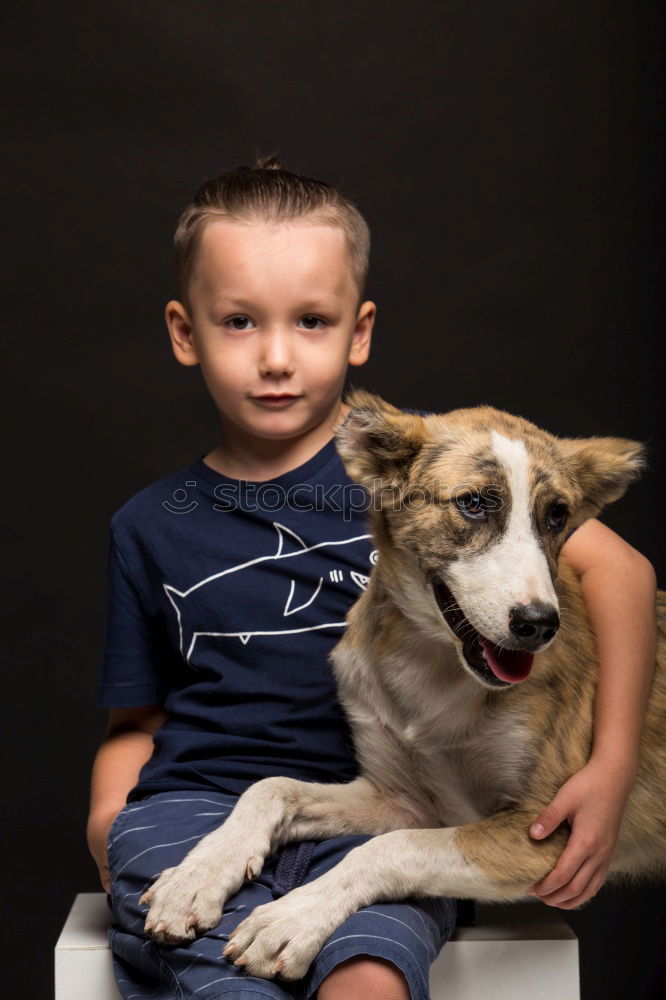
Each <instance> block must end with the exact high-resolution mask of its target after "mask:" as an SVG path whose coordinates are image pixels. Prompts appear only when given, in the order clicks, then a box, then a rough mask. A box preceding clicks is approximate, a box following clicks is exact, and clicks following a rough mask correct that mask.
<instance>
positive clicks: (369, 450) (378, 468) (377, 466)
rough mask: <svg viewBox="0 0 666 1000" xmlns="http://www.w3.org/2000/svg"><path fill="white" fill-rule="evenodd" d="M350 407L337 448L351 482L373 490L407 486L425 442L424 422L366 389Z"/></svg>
mask: <svg viewBox="0 0 666 1000" xmlns="http://www.w3.org/2000/svg"><path fill="white" fill-rule="evenodd" d="M345 402H346V403H347V404H348V406H349V407H350V410H349V412H348V413H347V416H346V417H345V420H344V422H343V423H342V425H341V426H340V427H338V428H337V430H336V441H335V444H336V447H337V449H338V452H339V454H340V457H341V459H342V461H343V464H344V466H345V469H346V470H347V474H348V476H349V478H350V479H353V480H354V482H357V483H360V484H361V485H362V486H365V487H367V488H368V489H370V490H373V489H374V487H375V486H376V485H377V480H381V481H382V483H384V484H387V483H393V484H398V483H400V482H404V481H405V480H406V478H407V476H408V474H409V469H410V466H411V464H412V462H413V461H414V459H415V458H416V456H417V455H418V453H419V451H420V450H421V447H422V446H423V442H424V441H425V427H424V423H423V418H422V417H420V416H419V415H418V414H413V413H403V411H402V410H399V409H398V408H397V407H395V406H392V405H391V404H390V403H387V402H386V401H385V400H383V399H382V398H381V396H376V395H374V394H373V393H371V392H367V391H366V390H365V389H353V390H352V391H351V392H350V394H349V395H348V396H347V399H346V400H345Z"/></svg>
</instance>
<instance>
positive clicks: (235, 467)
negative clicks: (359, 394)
mask: <svg viewBox="0 0 666 1000" xmlns="http://www.w3.org/2000/svg"><path fill="white" fill-rule="evenodd" d="M348 410H349V407H348V406H347V404H346V403H340V404H339V406H338V408H337V409H334V410H333V411H332V413H331V414H330V415H329V416H328V417H327V418H326V419H324V420H322V422H321V423H320V424H318V425H317V426H316V427H313V428H312V429H311V430H309V431H306V432H305V433H304V434H301V435H299V436H297V437H294V438H288V439H286V440H274V439H273V438H257V437H252V436H251V435H247V434H243V433H239V431H238V428H237V427H235V426H233V425H231V426H229V425H225V426H224V427H223V430H224V438H223V440H222V441H221V442H220V444H218V445H217V447H216V448H213V450H212V451H211V452H209V453H208V454H207V455H204V461H205V463H206V465H209V466H210V467H211V468H212V469H214V470H215V472H219V473H220V474H221V475H223V476H228V477H229V478H230V479H247V480H250V481H252V482H264V481H268V480H272V479H275V478H276V477H277V476H282V475H284V474H285V473H286V472H291V471H292V469H297V468H298V467H299V466H300V465H303V464H304V463H305V462H307V461H309V459H311V458H312V457H313V456H314V455H316V454H317V452H318V451H320V449H321V448H323V447H324V445H325V444H327V443H328V441H330V440H331V438H332V437H333V431H334V428H335V427H336V426H337V425H338V424H339V423H340V422H341V421H342V420H343V419H344V417H345V415H346V414H347V412H348Z"/></svg>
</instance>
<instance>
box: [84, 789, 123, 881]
mask: <svg viewBox="0 0 666 1000" xmlns="http://www.w3.org/2000/svg"><path fill="white" fill-rule="evenodd" d="M119 812H120V810H119V809H116V810H115V811H114V812H110V813H109V812H106V813H102V814H97V815H91V816H90V817H89V819H88V828H87V836H88V849H89V850H90V853H91V854H92V856H93V860H94V861H95V864H96V865H97V870H98V872H99V878H100V882H101V883H102V888H103V889H104V892H110V890H111V882H110V878H109V859H108V857H107V853H106V844H107V840H108V839H109V830H110V829H111V826H112V824H113V821H114V819H115V818H116V816H117V815H118V813H119Z"/></svg>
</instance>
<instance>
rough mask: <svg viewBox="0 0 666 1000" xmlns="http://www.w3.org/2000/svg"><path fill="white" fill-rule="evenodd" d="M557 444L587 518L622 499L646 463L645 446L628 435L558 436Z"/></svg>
mask: <svg viewBox="0 0 666 1000" xmlns="http://www.w3.org/2000/svg"><path fill="white" fill-rule="evenodd" d="M558 444H559V445H560V448H561V450H562V452H563V455H564V459H565V462H566V466H567V471H568V472H569V475H570V476H571V479H572V480H573V484H574V487H575V488H576V491H577V493H578V502H579V503H580V505H581V506H582V507H583V508H585V510H586V512H587V511H590V513H588V514H587V516H588V517H591V516H594V514H597V513H598V512H599V511H600V510H602V508H603V507H605V506H606V505H607V504H609V503H613V502H614V501H615V500H619V499H620V497H621V496H622V495H623V494H624V493H625V491H626V489H627V487H628V486H629V485H630V484H631V483H632V482H633V481H634V480H635V479H637V478H638V477H639V475H640V474H641V472H642V470H643V469H644V468H645V466H646V464H647V463H646V449H645V445H643V444H641V443H640V442H639V441H629V440H627V439H626V438H615V437H592V438H558Z"/></svg>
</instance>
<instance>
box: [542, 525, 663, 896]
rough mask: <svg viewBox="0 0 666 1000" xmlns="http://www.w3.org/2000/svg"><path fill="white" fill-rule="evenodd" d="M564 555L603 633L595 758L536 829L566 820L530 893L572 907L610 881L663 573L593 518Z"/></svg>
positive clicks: (652, 654)
mask: <svg viewBox="0 0 666 1000" xmlns="http://www.w3.org/2000/svg"><path fill="white" fill-rule="evenodd" d="M562 556H563V557H564V558H565V559H566V560H567V561H568V562H569V564H570V565H571V566H572V568H573V569H574V570H575V571H576V573H577V574H578V576H579V577H580V580H581V585H582V590H583V598H584V601H585V606H586V609H587V612H588V615H589V618H590V623H591V625H592V629H593V631H594V633H595V638H596V646H597V658H598V664H599V680H598V686H597V693H596V699H595V714H594V737H593V744H592V754H591V757H590V760H589V762H588V764H587V765H586V766H585V767H584V768H582V769H581V770H580V771H578V772H577V773H576V774H574V775H573V776H572V777H571V778H570V779H569V781H567V782H566V783H565V784H564V785H563V786H562V788H561V789H560V790H559V792H558V793H557V795H556V796H555V798H554V799H553V801H552V802H551V803H550V804H549V805H548V806H547V807H546V809H545V810H544V811H543V812H542V813H541V814H540V815H539V816H538V817H537V818H536V820H535V822H534V824H533V825H532V828H531V830H530V834H531V835H532V836H533V837H543V836H547V835H548V834H549V833H551V832H552V830H554V829H555V828H556V827H557V826H558V825H559V824H560V823H561V822H562V821H563V820H565V819H568V821H569V823H570V825H571V836H570V838H569V842H568V844H567V847H566V849H565V850H564V852H563V853H562V856H561V857H560V860H559V861H558V863H557V865H556V867H555V868H554V869H553V871H552V872H550V874H548V875H547V876H546V877H545V878H544V879H542V880H541V881H540V882H539V883H537V885H536V886H535V887H534V890H533V891H534V894H535V895H538V896H539V898H540V899H542V900H543V901H544V902H546V903H549V904H550V905H552V906H561V907H563V908H564V909H570V908H572V907H574V906H580V905H581V903H584V902H586V900H588V899H590V898H591V897H592V896H593V895H594V894H595V893H596V892H597V891H598V890H599V889H600V888H601V886H602V884H603V882H604V879H605V877H606V873H607V871H608V866H609V863H610V859H611V855H612V853H613V849H614V847H615V842H616V840H617V835H618V832H619V828H620V822H621V820H622V813H623V811H624V806H625V803H626V800H627V797H628V795H629V792H630V790H631V786H632V784H633V782H634V778H635V776H636V769H637V766H638V751H639V745H640V736H641V729H642V725H643V718H644V715H645V708H646V705H647V700H648V695H649V692H650V685H651V682H652V675H653V672H654V667H655V660H656V643H657V630H656V578H655V573H654V569H653V568H652V565H651V563H650V562H649V561H648V560H647V559H646V558H645V557H644V556H643V555H641V554H640V553H639V552H637V551H636V549H634V548H632V547H631V545H629V544H628V543H627V542H625V541H624V540H623V539H622V538H620V536H619V535H617V534H616V533H615V532H614V531H611V529H610V528H607V527H606V526H605V525H603V524H602V523H601V522H600V521H597V520H596V519H591V520H589V521H586V522H585V523H584V524H583V525H581V527H580V528H578V529H577V531H575V532H574V534H573V535H572V536H571V538H570V539H569V540H568V541H567V542H566V544H565V545H564V547H563V549H562ZM537 825H539V826H541V828H542V829H541V830H537V829H536V827H537Z"/></svg>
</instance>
